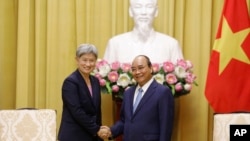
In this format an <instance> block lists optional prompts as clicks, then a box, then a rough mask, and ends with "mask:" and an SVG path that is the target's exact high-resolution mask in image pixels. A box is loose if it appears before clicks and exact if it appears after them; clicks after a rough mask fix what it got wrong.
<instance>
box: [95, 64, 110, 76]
mask: <svg viewBox="0 0 250 141" xmlns="http://www.w3.org/2000/svg"><path fill="white" fill-rule="evenodd" d="M98 69H99V74H100V75H101V76H102V77H106V76H107V75H108V73H109V72H110V71H111V68H110V66H109V65H108V64H105V65H102V66H100V67H99V68H98Z"/></svg>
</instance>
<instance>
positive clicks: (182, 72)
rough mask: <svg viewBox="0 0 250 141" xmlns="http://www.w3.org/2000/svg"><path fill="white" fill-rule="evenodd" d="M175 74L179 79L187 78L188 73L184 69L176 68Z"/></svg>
mask: <svg viewBox="0 0 250 141" xmlns="http://www.w3.org/2000/svg"><path fill="white" fill-rule="evenodd" d="M174 72H175V74H176V76H177V77H178V78H185V77H186V71H185V69H184V68H183V67H180V66H176V67H175V69H174Z"/></svg>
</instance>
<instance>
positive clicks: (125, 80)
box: [117, 73, 131, 88]
mask: <svg viewBox="0 0 250 141" xmlns="http://www.w3.org/2000/svg"><path fill="white" fill-rule="evenodd" d="M130 83H131V79H130V77H129V76H128V74H126V73H122V74H120V76H119V78H118V80H117V85H118V86H122V87H123V88H125V87H127V86H128V85H129V84H130Z"/></svg>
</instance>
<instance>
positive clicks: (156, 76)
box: [154, 73, 164, 84]
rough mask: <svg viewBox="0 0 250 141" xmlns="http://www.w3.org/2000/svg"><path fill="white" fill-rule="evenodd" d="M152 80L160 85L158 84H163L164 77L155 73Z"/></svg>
mask: <svg viewBox="0 0 250 141" xmlns="http://www.w3.org/2000/svg"><path fill="white" fill-rule="evenodd" d="M154 79H155V80H156V81H157V82H158V83H160V84H163V82H164V75H163V74H160V73H157V74H156V75H154Z"/></svg>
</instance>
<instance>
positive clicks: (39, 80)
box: [0, 0, 249, 141]
mask: <svg viewBox="0 0 250 141" xmlns="http://www.w3.org/2000/svg"><path fill="white" fill-rule="evenodd" d="M158 1H159V16H158V17H157V19H156V21H155V28H156V30H158V31H160V32H163V33H166V34H169V35H171V36H173V37H175V38H177V39H178V40H179V41H180V44H181V46H182V50H183V54H184V57H185V58H186V59H188V60H191V61H192V62H193V64H194V66H195V68H194V71H195V74H196V75H197V77H198V78H197V82H198V84H199V86H198V87H196V86H194V87H193V90H192V92H191V94H189V95H187V96H183V97H181V98H179V99H177V100H176V102H177V104H176V105H177V106H176V107H177V109H176V111H177V114H176V115H177V116H176V121H177V122H176V124H175V127H174V134H173V141H194V140H199V141H205V140H207V141H210V140H212V124H213V120H212V119H213V118H212V114H213V111H212V110H211V109H210V108H209V105H208V103H207V101H206V99H205V96H204V87H205V79H206V73H207V66H208V61H209V57H210V51H211V48H212V45H213V41H214V37H215V34H216V30H217V26H218V22H219V18H220V14H221V10H222V6H223V1H222V0H207V1H200V0H158ZM248 3H249V0H248ZM132 27H133V21H132V19H130V17H129V15H128V0H0V109H15V108H23V107H34V108H51V109H56V110H57V127H59V125H60V119H61V112H62V101H61V85H62V82H63V80H64V78H65V77H66V76H67V75H69V74H70V73H71V72H72V71H73V70H74V69H75V68H76V65H75V60H74V55H75V49H76V47H77V45H78V44H80V43H86V42H89V43H93V44H95V45H96V46H97V47H98V50H99V57H100V58H102V57H103V53H104V50H105V47H106V44H107V41H108V39H109V38H110V37H112V36H114V35H117V34H119V33H123V32H126V31H129V30H131V29H132ZM102 109H103V123H104V124H106V125H112V124H113V113H112V111H113V106H112V100H111V96H110V95H107V94H103V95H102Z"/></svg>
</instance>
